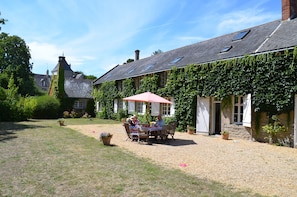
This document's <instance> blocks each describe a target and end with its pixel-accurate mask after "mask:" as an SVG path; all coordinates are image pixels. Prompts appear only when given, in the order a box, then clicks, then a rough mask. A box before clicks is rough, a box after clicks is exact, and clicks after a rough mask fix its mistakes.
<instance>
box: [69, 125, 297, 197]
mask: <svg viewBox="0 0 297 197" xmlns="http://www.w3.org/2000/svg"><path fill="white" fill-rule="evenodd" d="M67 127H69V128H72V129H74V130H77V131H79V132H81V133H83V134H84V135H88V136H91V137H94V138H96V139H99V134H100V133H101V132H110V133H112V134H113V137H112V139H111V144H112V145H114V146H118V147H121V148H125V149H126V150H128V151H130V152H132V153H134V154H136V155H138V156H140V157H143V158H149V159H150V160H151V161H152V162H154V163H156V164H158V165H162V166H164V167H166V168H176V169H180V170H182V171H184V172H185V173H189V174H192V175H194V176H197V177H199V178H205V179H210V180H215V181H219V182H222V183H225V184H230V185H232V186H234V187H236V188H241V189H250V190H251V191H253V192H255V193H260V194H262V195H268V196H273V195H277V196H295V195H296V193H297V167H296V166H297V149H292V148H287V147H278V146H273V145H269V144H264V143H258V142H252V141H247V140H240V139H232V136H231V139H230V140H222V139H221V136H205V135H189V134H187V133H181V132H176V133H175V135H174V138H175V139H176V140H171V139H168V140H167V141H165V142H162V143H158V142H153V143H145V142H141V143H137V142H131V141H130V140H127V135H126V132H125V129H124V127H123V126H122V124H121V123H119V124H118V125H72V126H67ZM111 148H112V147H111Z"/></svg>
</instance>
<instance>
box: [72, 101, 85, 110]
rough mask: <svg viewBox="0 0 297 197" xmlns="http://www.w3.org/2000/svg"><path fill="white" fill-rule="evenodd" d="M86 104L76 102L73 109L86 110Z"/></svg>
mask: <svg viewBox="0 0 297 197" xmlns="http://www.w3.org/2000/svg"><path fill="white" fill-rule="evenodd" d="M85 106H86V105H85V102H83V101H74V105H73V108H74V109H84V108H85Z"/></svg>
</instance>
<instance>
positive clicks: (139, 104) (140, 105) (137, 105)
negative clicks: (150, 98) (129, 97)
mask: <svg viewBox="0 0 297 197" xmlns="http://www.w3.org/2000/svg"><path fill="white" fill-rule="evenodd" d="M143 105H144V104H143V102H135V111H136V112H137V113H138V114H144V111H143Z"/></svg>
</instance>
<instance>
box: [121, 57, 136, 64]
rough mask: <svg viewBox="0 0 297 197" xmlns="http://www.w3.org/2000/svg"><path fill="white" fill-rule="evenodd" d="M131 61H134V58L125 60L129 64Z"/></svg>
mask: <svg viewBox="0 0 297 197" xmlns="http://www.w3.org/2000/svg"><path fill="white" fill-rule="evenodd" d="M130 62H134V59H131V58H129V59H127V61H126V62H124V63H123V64H128V63H130Z"/></svg>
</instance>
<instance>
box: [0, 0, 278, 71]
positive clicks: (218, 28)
mask: <svg viewBox="0 0 297 197" xmlns="http://www.w3.org/2000/svg"><path fill="white" fill-rule="evenodd" d="M0 12H1V16H0V18H5V19H7V20H8V21H7V23H6V24H5V25H2V29H1V31H2V32H6V33H9V35H17V36H19V37H21V38H22V39H24V40H25V42H26V44H27V45H28V46H29V48H30V53H31V56H32V59H31V62H32V63H33V70H32V71H33V73H38V74H45V73H46V70H47V69H49V70H50V71H51V70H52V69H53V68H54V67H55V66H56V64H57V62H58V57H59V56H61V55H63V54H64V56H65V57H66V60H67V62H68V63H69V64H71V67H72V69H73V70H74V71H82V72H84V73H85V74H86V75H95V76H96V77H100V76H101V75H103V74H104V73H105V72H107V71H108V70H109V69H111V68H112V67H114V66H116V65H117V64H122V63H123V62H125V61H126V60H127V59H129V58H131V59H134V56H135V55H134V51H135V50H136V49H139V50H140V58H145V57H148V56H151V55H152V53H153V52H154V51H157V50H158V49H160V50H162V51H164V52H165V51H169V50H172V49H175V48H179V47H182V46H185V45H189V44H193V43H196V42H200V41H203V40H207V39H210V38H213V37H216V36H220V35H223V34H226V33H231V32H234V31H238V30H242V29H245V28H248V27H252V26H256V25H260V24H263V23H266V22H270V21H273V20H278V19H281V0H261V1H259V0H248V1H242V0H207V1H205V0H1V5H0Z"/></svg>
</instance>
